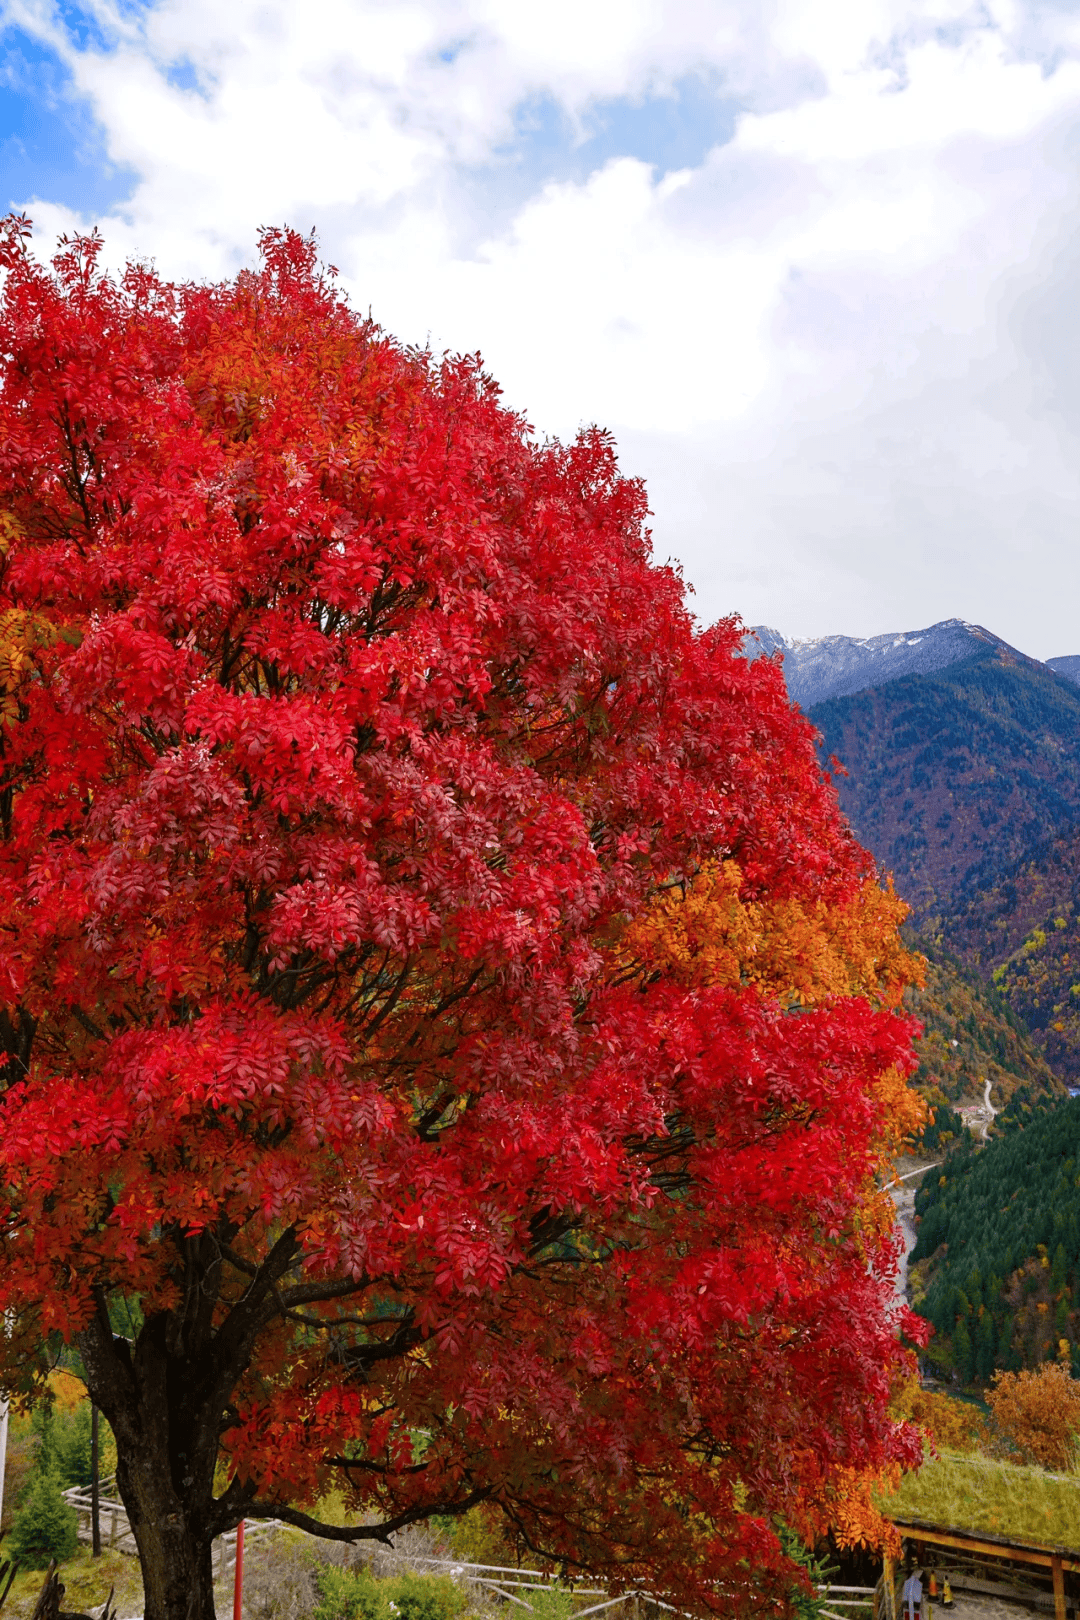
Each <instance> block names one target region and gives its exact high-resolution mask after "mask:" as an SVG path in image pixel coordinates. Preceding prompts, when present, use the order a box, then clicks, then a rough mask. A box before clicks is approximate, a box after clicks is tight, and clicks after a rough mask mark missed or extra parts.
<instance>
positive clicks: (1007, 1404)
mask: <svg viewBox="0 0 1080 1620" xmlns="http://www.w3.org/2000/svg"><path fill="white" fill-rule="evenodd" d="M987 1400H988V1402H989V1405H990V1410H991V1412H992V1413H993V1416H994V1422H995V1423H996V1424H997V1426H998V1428H999V1429H1000V1430H1001V1431H1002V1433H1003V1434H1005V1435H1006V1436H1007V1437H1008V1439H1010V1440H1011V1441H1012V1442H1013V1444H1014V1445H1015V1446H1016V1447H1017V1448H1018V1449H1019V1450H1020V1452H1021V1453H1022V1454H1023V1456H1024V1458H1025V1460H1026V1461H1028V1462H1033V1463H1039V1464H1041V1466H1042V1467H1043V1468H1053V1469H1056V1470H1058V1471H1062V1470H1064V1469H1067V1468H1070V1467H1071V1466H1072V1463H1073V1457H1074V1448H1075V1445H1076V1440H1077V1437H1078V1436H1080V1382H1078V1381H1077V1380H1076V1379H1075V1378H1073V1377H1072V1376H1071V1375H1070V1373H1069V1370H1068V1368H1067V1367H1063V1366H1061V1365H1060V1363H1048V1364H1047V1365H1045V1366H1042V1367H1038V1368H1036V1369H1035V1370H1034V1371H1025V1372H1018V1373H1012V1372H997V1373H995V1374H994V1387H993V1389H991V1390H990V1391H989V1393H988V1395H987Z"/></svg>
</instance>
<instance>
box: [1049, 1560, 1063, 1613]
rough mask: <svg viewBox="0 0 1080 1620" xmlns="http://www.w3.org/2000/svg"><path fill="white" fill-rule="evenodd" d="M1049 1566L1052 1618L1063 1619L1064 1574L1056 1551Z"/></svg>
mask: <svg viewBox="0 0 1080 1620" xmlns="http://www.w3.org/2000/svg"><path fill="white" fill-rule="evenodd" d="M1050 1568H1051V1570H1052V1572H1053V1576H1054V1620H1065V1574H1064V1571H1063V1570H1062V1568H1061V1559H1060V1557H1059V1556H1058V1554H1057V1553H1055V1554H1054V1556H1053V1559H1052V1561H1051V1564H1050Z"/></svg>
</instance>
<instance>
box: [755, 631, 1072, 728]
mask: <svg viewBox="0 0 1080 1620" xmlns="http://www.w3.org/2000/svg"><path fill="white" fill-rule="evenodd" d="M987 646H991V647H999V648H1001V649H1002V651H1003V652H1005V653H1006V654H1008V655H1010V656H1011V657H1013V658H1016V659H1019V660H1021V661H1022V662H1024V663H1029V664H1035V663H1037V662H1038V660H1037V659H1033V658H1028V657H1027V655H1026V654H1024V653H1021V652H1018V651H1017V649H1016V648H1015V647H1011V646H1010V645H1009V643H1008V642H1007V641H1003V640H1002V638H1001V637H1000V636H995V635H994V634H993V632H992V631H990V630H987V629H986V628H985V627H984V626H983V625H981V624H971V623H969V622H968V621H967V620H966V619H942V620H940V621H939V622H938V623H937V624H932V625H928V626H927V627H926V628H925V629H923V630H900V631H889V632H887V633H886V634H885V635H880V636H814V637H809V638H806V639H804V640H798V639H794V640H788V638H787V637H786V636H782V635H781V634H780V632H779V631H778V630H774V629H772V628H771V627H770V626H769V625H755V626H754V627H753V628H752V629H750V630H748V631H747V633H746V635H745V637H744V638H743V648H744V651H745V652H746V655H747V657H749V658H758V657H761V656H762V655H763V654H768V653H774V652H779V653H782V654H783V658H784V675H785V677H786V679H787V687H788V691H789V693H790V694H791V696H792V698H793V699H794V700H795V702H796V703H798V704H799V705H800V706H801V707H802V708H803V709H810V708H813V707H814V705H815V704H817V703H824V702H825V701H826V700H827V699H828V698H833V697H848V696H850V694H851V693H853V692H862V691H864V690H865V689H866V688H867V687H870V686H882V685H884V684H885V683H886V682H887V681H895V680H899V679H900V678H901V677H902V676H904V675H927V674H931V673H933V672H934V671H936V670H939V669H946V668H948V666H949V665H950V664H958V663H960V662H962V661H963V660H964V659H967V658H973V657H975V655H976V654H977V653H978V652H979V651H981V650H982V649H983V648H984V647H987ZM1054 662H1055V663H1061V664H1064V663H1066V662H1067V660H1065V659H1060V660H1058V659H1055V660H1054ZM1068 662H1071V660H1068ZM1061 673H1062V674H1065V673H1066V671H1065V670H1062V671H1061Z"/></svg>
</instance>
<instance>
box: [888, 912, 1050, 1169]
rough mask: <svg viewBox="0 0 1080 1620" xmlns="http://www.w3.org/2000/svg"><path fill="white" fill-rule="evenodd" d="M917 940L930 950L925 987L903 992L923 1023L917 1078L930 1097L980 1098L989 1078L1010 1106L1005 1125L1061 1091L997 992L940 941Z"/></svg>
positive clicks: (994, 1096) (997, 1098)
mask: <svg viewBox="0 0 1080 1620" xmlns="http://www.w3.org/2000/svg"><path fill="white" fill-rule="evenodd" d="M915 944H916V946H917V947H921V948H922V949H923V950H925V951H926V953H927V966H926V987H925V989H923V990H909V991H908V993H907V996H906V998H905V999H906V1003H907V1006H908V1008H909V1010H910V1011H911V1012H912V1013H913V1014H914V1015H915V1017H916V1018H919V1019H921V1020H922V1022H923V1024H924V1026H925V1028H924V1033H923V1035H922V1036H921V1037H920V1039H919V1041H918V1044H917V1046H916V1052H917V1054H918V1058H919V1069H918V1073H917V1074H916V1076H915V1084H916V1085H917V1086H918V1088H919V1090H920V1091H922V1092H923V1093H924V1094H925V1096H926V1097H927V1098H928V1099H929V1101H930V1102H931V1103H956V1102H962V1101H973V1100H977V1101H980V1102H981V1101H982V1098H983V1091H984V1085H985V1082H986V1081H987V1080H989V1082H990V1100H991V1103H992V1104H993V1106H994V1107H995V1108H999V1109H1002V1110H1005V1109H1008V1111H1009V1113H1008V1117H1003V1119H1002V1120H1001V1121H999V1122H997V1123H998V1124H999V1125H1000V1126H1001V1128H1002V1129H1004V1128H1006V1127H1007V1125H1008V1123H1009V1121H1010V1119H1011V1120H1015V1121H1017V1122H1023V1121H1025V1120H1026V1118H1027V1117H1028V1115H1029V1113H1030V1110H1031V1109H1032V1107H1033V1106H1034V1107H1037V1106H1039V1105H1040V1104H1045V1103H1047V1102H1051V1101H1052V1102H1056V1101H1058V1100H1060V1099H1061V1098H1063V1097H1064V1096H1065V1086H1064V1084H1063V1083H1062V1081H1061V1080H1059V1079H1058V1078H1057V1077H1056V1075H1055V1074H1054V1072H1053V1070H1052V1069H1051V1068H1050V1066H1049V1064H1048V1063H1047V1061H1046V1059H1045V1057H1044V1056H1043V1054H1042V1053H1041V1052H1040V1051H1039V1050H1038V1049H1037V1047H1036V1046H1035V1045H1034V1044H1033V1043H1032V1041H1031V1040H1030V1038H1029V1037H1028V1035H1027V1032H1026V1031H1025V1029H1024V1025H1023V1023H1022V1022H1021V1020H1020V1019H1019V1018H1018V1017H1017V1016H1016V1014H1015V1013H1014V1012H1013V1011H1012V1009H1011V1007H1010V1006H1009V1005H1008V1003H1007V1002H1006V1001H1005V999H1004V998H1003V997H1002V995H1001V994H1000V992H999V991H998V990H997V989H996V988H995V987H994V986H993V985H992V984H991V985H988V986H987V985H982V984H980V982H979V980H978V979H977V978H976V976H975V975H974V974H973V973H971V972H970V971H967V970H965V969H964V968H963V967H962V966H961V964H960V962H958V961H957V960H956V958H955V957H952V956H950V955H949V953H948V952H947V951H944V950H942V949H941V948H940V947H935V946H934V945H933V944H929V945H927V944H925V943H924V942H922V941H919V940H916V941H915ZM936 1142H937V1137H936V1136H935V1138H934V1141H933V1142H930V1141H928V1143H927V1145H928V1146H934V1145H936Z"/></svg>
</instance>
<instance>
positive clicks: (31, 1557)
mask: <svg viewBox="0 0 1080 1620" xmlns="http://www.w3.org/2000/svg"><path fill="white" fill-rule="evenodd" d="M78 1522H79V1521H78V1517H77V1515H76V1513H75V1509H74V1508H71V1507H69V1506H68V1504H67V1503H66V1502H65V1501H64V1498H63V1495H62V1493H61V1490H60V1484H59V1481H58V1480H57V1478H56V1475H55V1474H54V1473H52V1472H49V1471H45V1472H40V1473H38V1474H36V1475H35V1477H34V1478H33V1479H32V1480H31V1482H30V1487H29V1489H28V1491H27V1493H26V1496H25V1498H24V1500H23V1504H22V1506H21V1507H20V1509H19V1511H18V1513H16V1515H15V1523H14V1524H13V1525H12V1527H11V1536H10V1538H9V1540H8V1545H7V1552H8V1554H9V1556H10V1557H12V1558H14V1559H16V1560H17V1561H18V1562H19V1563H20V1564H21V1565H23V1567H24V1568H29V1569H45V1568H46V1567H47V1565H48V1563H49V1560H50V1559H52V1558H55V1559H56V1561H57V1563H63V1562H64V1560H65V1559H67V1558H70V1557H71V1556H72V1554H73V1553H74V1552H75V1549H76V1547H77V1546H78V1535H77V1529H78Z"/></svg>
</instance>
